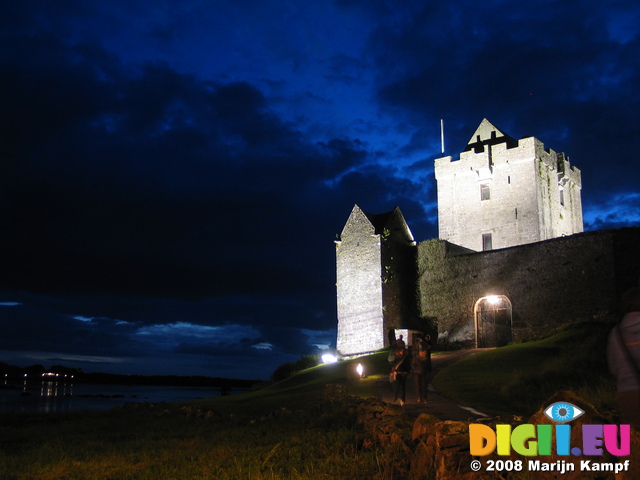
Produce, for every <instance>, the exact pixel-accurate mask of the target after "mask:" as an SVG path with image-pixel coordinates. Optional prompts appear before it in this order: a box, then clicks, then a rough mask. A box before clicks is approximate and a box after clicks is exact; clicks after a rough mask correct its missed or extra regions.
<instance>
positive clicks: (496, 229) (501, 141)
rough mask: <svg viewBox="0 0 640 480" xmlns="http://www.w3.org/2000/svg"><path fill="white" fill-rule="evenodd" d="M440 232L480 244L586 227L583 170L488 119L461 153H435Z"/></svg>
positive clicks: (479, 247)
mask: <svg viewBox="0 0 640 480" xmlns="http://www.w3.org/2000/svg"><path fill="white" fill-rule="evenodd" d="M435 175H436V180H437V184H438V230H439V238H440V239H441V240H447V241H449V242H451V243H453V244H456V245H460V246H462V247H465V248H469V249H471V250H474V251H483V250H492V249H499V248H506V247H512V246H516V245H523V244H527V243H533V242H539V241H542V240H548V239H551V238H557V237H562V236H565V235H572V234H574V233H579V232H582V231H583V223H582V203H581V198H580V192H581V188H582V184H581V178H580V171H579V170H578V169H576V168H575V167H571V166H570V164H569V160H568V159H567V157H565V155H564V154H563V153H556V152H554V151H553V150H550V149H549V150H545V149H544V145H543V144H542V143H541V142H540V141H538V140H537V139H535V138H534V137H529V138H524V139H521V140H518V141H516V140H514V139H513V138H511V137H509V136H508V135H506V134H505V133H504V132H502V131H500V130H499V129H498V128H496V127H495V126H494V125H492V124H491V122H489V121H488V120H486V119H484V120H483V121H482V123H481V124H480V126H479V127H478V129H477V130H476V132H475V133H474V134H473V136H472V137H471V140H470V141H469V144H468V145H467V148H466V149H465V151H464V152H462V153H461V154H460V159H459V160H454V161H452V157H450V156H449V157H443V158H438V159H436V160H435Z"/></svg>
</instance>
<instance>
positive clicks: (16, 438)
mask: <svg viewBox="0 0 640 480" xmlns="http://www.w3.org/2000/svg"><path fill="white" fill-rule="evenodd" d="M609 328H610V326H608V325H604V324H596V323H593V324H580V325H574V326H569V327H566V328H565V329H563V330H561V331H559V332H557V333H556V334H554V335H552V336H549V337H547V338H545V339H542V340H538V341H535V342H529V343H522V344H515V345H509V346H507V347H503V348H499V349H495V350H492V351H487V352H483V353H479V354H476V355H473V356H472V357H469V358H467V359H465V360H463V361H460V362H458V363H457V364H454V365H452V366H451V367H448V368H447V369H445V370H443V371H442V372H441V373H440V374H439V375H438V376H437V377H436V378H435V379H434V383H435V385H436V388H437V389H438V390H439V391H441V392H443V393H445V394H446V395H447V396H450V397H452V398H454V399H455V400H457V401H458V402H460V403H462V404H465V405H469V406H474V407H476V408H478V409H479V410H482V411H485V412H490V413H498V414H507V413H509V414H512V413H516V414H526V415H528V414H531V413H533V411H535V410H537V408H538V407H539V406H540V404H541V403H543V402H544V401H545V400H546V399H547V398H548V397H549V396H550V395H551V394H552V393H553V392H555V391H557V390H559V389H568V388H569V389H573V390H574V391H576V393H578V394H579V395H581V396H583V398H585V399H586V400H588V401H590V402H591V403H593V404H595V405H596V406H597V407H599V408H609V407H610V406H611V405H612V402H613V400H612V399H613V395H614V393H613V392H614V390H615V389H614V388H613V384H612V382H611V381H610V380H609V379H608V374H607V372H606V361H605V360H604V348H605V344H606V335H607V333H608V329H609ZM358 363H362V364H363V365H364V368H365V372H366V374H367V377H366V378H364V379H358V378H357V375H356V373H355V367H356V365H357V364H358ZM388 368H389V367H388V363H387V355H386V353H378V354H375V355H371V356H368V357H365V358H361V359H357V360H351V361H345V362H340V363H337V364H333V365H324V366H317V367H314V368H310V369H307V370H305V371H303V372H300V373H298V374H296V375H294V376H292V377H290V378H288V379H286V380H284V381H282V382H279V383H276V384H273V385H270V386H269V387H267V388H264V389H262V390H259V391H255V392H250V393H246V394H242V395H232V396H227V397H216V398H211V399H202V400H197V401H193V402H187V403H181V404H172V403H169V404H159V405H156V406H153V405H147V406H145V405H144V404H142V405H140V406H138V407H135V408H121V409H114V410H112V411H108V412H76V413H70V414H55V415H45V414H30V415H18V416H9V415H4V416H0V479H2V480H62V479H65V480H73V479H77V480H98V479H100V480H105V479H109V480H117V479H140V480H147V479H149V480H151V479H153V480H156V479H159V478H162V479H175V480H182V479H184V480H187V479H188V480H193V479H195V480H197V479H211V478H216V479H222V480H236V479H237V480H245V479H256V480H262V479H265V480H266V479H269V480H280V479H311V480H313V479H330V478H349V479H355V480H357V479H371V478H374V477H375V478H378V479H380V480H385V479H388V478H391V476H392V472H391V470H390V468H389V465H390V463H391V462H389V458H388V457H386V455H387V453H386V452H384V451H380V450H379V449H377V448H374V449H364V448H362V445H363V442H364V440H365V439H366V437H367V434H366V433H365V432H363V431H362V430H361V427H360V425H358V424H356V422H355V419H354V418H353V416H352V415H350V414H349V403H348V402H341V401H326V400H341V399H344V397H345V396H347V395H358V396H361V397H368V396H375V393H376V382H377V381H378V380H379V379H380V378H381V377H383V376H386V374H387V373H388ZM327 384H330V385H338V386H339V387H338V388H334V389H330V390H327ZM327 396H328V397H329V398H327Z"/></svg>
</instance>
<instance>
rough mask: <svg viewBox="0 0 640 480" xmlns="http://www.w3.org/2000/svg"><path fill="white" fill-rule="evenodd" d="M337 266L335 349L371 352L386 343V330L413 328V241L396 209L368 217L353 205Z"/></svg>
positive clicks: (338, 246) (348, 352)
mask: <svg viewBox="0 0 640 480" xmlns="http://www.w3.org/2000/svg"><path fill="white" fill-rule="evenodd" d="M336 269H337V284H336V288H337V296H338V338H337V349H338V351H339V353H341V354H342V355H347V356H348V355H355V354H361V353H367V352H373V351H376V350H379V349H381V348H383V347H385V346H388V345H389V333H390V331H392V330H395V329H410V328H414V325H415V322H416V321H417V318H418V312H417V300H416V288H415V285H416V245H415V242H414V240H413V235H412V234H411V231H410V230H409V227H408V226H407V223H406V221H405V220H404V217H403V216H402V213H401V212H400V210H399V209H398V208H396V209H395V210H393V211H392V212H388V213H385V214H379V215H371V214H366V213H364V212H363V211H362V210H361V209H360V207H358V206H357V205H356V206H355V207H354V208H353V210H352V212H351V215H350V216H349V219H348V220H347V223H346V225H345V227H344V229H343V230H342V233H341V235H340V240H339V241H337V242H336ZM394 338H395V337H394Z"/></svg>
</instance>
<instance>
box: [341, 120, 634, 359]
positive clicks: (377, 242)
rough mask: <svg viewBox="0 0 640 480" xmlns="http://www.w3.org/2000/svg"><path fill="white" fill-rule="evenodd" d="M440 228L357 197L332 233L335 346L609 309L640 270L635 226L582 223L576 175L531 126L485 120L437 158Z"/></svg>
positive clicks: (514, 326)
mask: <svg viewBox="0 0 640 480" xmlns="http://www.w3.org/2000/svg"><path fill="white" fill-rule="evenodd" d="M435 177H436V181H437V191H438V230H439V238H438V239H431V240H427V241H423V242H420V243H417V242H416V241H415V240H414V238H413V235H412V234H411V230H410V228H409V226H408V225H407V223H406V221H405V219H404V217H403V216H402V213H401V212H400V209H399V208H397V207H396V208H395V209H394V210H393V211H391V212H388V213H384V214H378V215H373V214H369V213H365V212H364V211H363V210H362V209H361V208H360V207H359V206H358V205H356V206H354V208H353V210H352V212H351V215H350V216H349V218H348V220H347V223H346V225H345V227H344V229H343V230H342V233H341V234H340V238H339V240H338V241H336V242H335V243H336V273H337V284H336V285H337V310H338V335H337V350H338V351H339V352H340V354H342V355H344V356H350V355H358V354H362V353H368V352H372V351H376V350H379V349H381V348H384V347H385V346H388V345H389V344H390V342H392V341H393V340H394V339H395V338H396V337H397V336H398V335H400V334H403V335H405V338H406V339H408V340H409V341H411V333H412V332H429V333H431V334H432V335H437V336H438V338H439V339H440V340H441V341H442V340H446V341H450V342H460V343H463V344H467V345H472V346H478V347H490V346H500V345H505V344H507V343H509V342H511V341H517V340H522V339H529V338H535V337H538V336H541V335H543V334H545V333H548V332H549V331H551V330H553V329H554V328H557V327H558V326H559V325H562V324H565V323H569V322H572V321H575V320H580V319H591V318H594V317H607V318H608V317H612V316H613V315H614V314H615V311H616V305H617V300H618V296H619V294H620V293H622V291H623V290H624V289H626V288H629V287H630V286H632V285H635V284H636V282H637V281H638V278H639V276H640V273H639V272H640V253H639V252H638V248H637V246H638V245H640V228H625V229H619V230H605V231H598V232H586V233H584V232H583V221H582V203H581V176H580V171H579V170H578V169H576V168H575V167H572V166H571V165H570V163H569V159H568V158H567V157H566V156H565V155H564V154H563V153H557V152H554V151H553V150H551V149H547V150H545V148H544V145H543V144H542V142H540V141H539V140H537V139H536V138H534V137H528V138H523V139H520V140H517V141H516V140H514V139H513V138H512V137H510V136H509V135H507V134H505V133H504V132H502V131H501V130H500V129H498V128H497V127H495V126H494V125H493V124H491V122H489V121H488V120H486V119H484V120H483V121H482V122H481V123H480V125H479V127H478V128H477V129H476V131H475V133H474V134H473V135H472V137H471V139H470V141H469V142H468V144H467V146H466V148H465V149H464V151H463V152H462V153H461V154H460V158H459V159H457V160H452V158H451V157H443V158H438V159H436V160H435Z"/></svg>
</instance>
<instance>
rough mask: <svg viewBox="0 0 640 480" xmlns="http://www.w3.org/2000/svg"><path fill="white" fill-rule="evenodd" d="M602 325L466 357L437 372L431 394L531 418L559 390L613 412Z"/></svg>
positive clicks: (580, 327) (576, 327)
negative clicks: (434, 392)
mask: <svg viewBox="0 0 640 480" xmlns="http://www.w3.org/2000/svg"><path fill="white" fill-rule="evenodd" d="M610 329H611V325H610V324H609V323H606V322H595V321H594V322H582V323H577V324H572V325H568V326H565V327H563V328H562V329H560V330H559V331H557V332H556V333H554V334H553V335H550V336H548V337H546V338H543V339H541V340H537V341H532V342H526V343H519V344H512V345H508V346H506V347H502V348H498V349H495V350H490V351H486V352H482V353H479V354H477V355H473V356H472V357H468V358H466V359H464V360H462V361H460V362H458V363H456V364H454V365H452V366H450V367H448V368H447V369H445V370H444V371H442V372H441V373H440V374H439V375H438V376H437V377H436V378H435V379H434V382H433V383H434V385H435V387H436V389H437V390H438V391H440V392H442V393H443V394H445V395H446V396H447V397H449V398H452V399H454V400H456V401H458V402H460V403H462V404H464V405H467V406H471V407H474V408H477V409H479V410H481V411H483V412H487V413H490V414H516V415H524V416H526V415H531V414H532V413H534V412H535V411H536V410H538V408H540V407H541V406H542V404H544V402H545V401H546V400H547V399H548V398H549V397H551V395H552V394H553V393H555V392H557V391H559V390H573V391H574V392H575V393H576V394H578V396H580V397H582V398H584V399H585V400H587V401H589V402H590V403H592V404H593V405H594V406H595V407H596V408H598V409H599V410H601V411H608V410H611V409H612V408H614V407H615V382H614V380H613V378H612V376H611V374H610V373H609V371H608V367H607V360H606V343H607V335H608V333H609V331H610Z"/></svg>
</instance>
